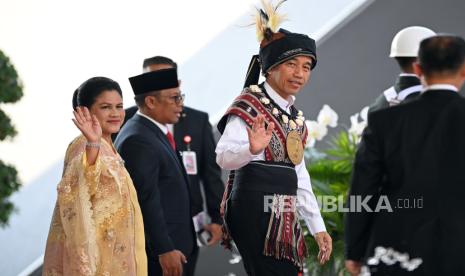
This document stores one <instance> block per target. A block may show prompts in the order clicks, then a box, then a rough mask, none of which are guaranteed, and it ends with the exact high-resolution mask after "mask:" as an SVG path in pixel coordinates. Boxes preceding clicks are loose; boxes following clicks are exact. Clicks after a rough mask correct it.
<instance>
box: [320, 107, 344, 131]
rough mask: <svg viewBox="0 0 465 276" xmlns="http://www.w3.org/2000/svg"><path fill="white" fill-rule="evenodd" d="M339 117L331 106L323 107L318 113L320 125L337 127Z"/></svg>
mask: <svg viewBox="0 0 465 276" xmlns="http://www.w3.org/2000/svg"><path fill="white" fill-rule="evenodd" d="M338 119H339V116H338V115H337V113H336V111H334V110H333V109H332V108H331V107H330V106H329V105H327V104H325V105H323V108H322V109H321V110H320V113H318V117H317V121H318V122H319V123H320V124H323V125H325V126H330V127H336V126H337V120H338Z"/></svg>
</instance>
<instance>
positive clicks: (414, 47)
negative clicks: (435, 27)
mask: <svg viewBox="0 0 465 276" xmlns="http://www.w3.org/2000/svg"><path fill="white" fill-rule="evenodd" d="M435 34H436V33H435V32H433V31H432V30H430V29H428V28H425V27H420V26H411V27H407V28H404V29H402V30H400V31H399V32H398V33H397V34H396V35H395V36H394V39H393V40H392V43H391V54H390V57H391V58H395V59H396V61H397V63H398V64H399V68H400V70H401V73H400V75H399V76H398V77H397V80H396V83H395V84H394V86H391V87H390V88H388V89H386V90H385V91H384V92H383V94H381V95H380V96H379V97H378V98H377V99H376V100H375V102H374V103H372V104H371V105H370V109H369V112H373V111H376V110H380V109H383V108H386V107H389V106H393V105H397V104H399V103H401V102H402V101H410V100H413V99H415V98H416V97H417V96H418V95H420V92H421V90H422V89H423V86H422V85H421V82H420V79H419V78H418V76H417V75H415V73H414V72H413V63H415V62H416V61H417V55H418V47H419V45H420V42H421V41H422V40H423V39H425V38H428V37H431V36H434V35H435Z"/></svg>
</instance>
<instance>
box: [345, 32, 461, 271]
mask: <svg viewBox="0 0 465 276" xmlns="http://www.w3.org/2000/svg"><path fill="white" fill-rule="evenodd" d="M415 70H416V73H418V75H419V76H421V77H422V80H423V81H424V83H425V84H426V87H425V88H424V90H423V91H422V93H421V95H420V97H419V98H418V99H417V100H415V101H412V102H409V103H405V104H402V105H398V106H395V107H391V108H387V109H383V110H379V111H375V112H373V113H371V114H370V115H369V118H368V126H367V128H366V129H365V131H364V133H363V137H362V140H361V143H360V146H359V149H358V150H357V154H356V158H355V163H354V170H353V177H352V183H351V187H350V193H349V198H355V197H359V198H361V199H362V200H363V201H364V202H365V206H368V207H369V208H370V209H371V211H370V209H367V208H361V209H360V212H349V213H348V214H347V220H346V224H345V227H346V228H345V233H344V234H345V243H346V259H347V261H346V267H347V269H348V270H349V271H350V272H351V273H352V275H359V272H360V268H361V265H362V264H363V263H366V264H367V265H369V266H370V270H371V275H396V276H397V275H400V276H401V275H465V263H464V261H463V253H461V252H463V248H464V247H465V235H464V234H463V233H464V232H465V220H463V219H462V218H463V214H464V212H465V204H464V200H463V195H464V194H465V185H464V183H465V174H464V171H465V144H464V141H465V128H464V127H463V125H464V124H465V100H464V99H463V98H462V97H461V96H460V95H459V94H458V93H457V92H458V90H459V89H460V88H461V87H462V86H463V83H464V81H465V41H464V40H463V39H462V38H460V37H456V36H453V35H438V36H433V37H430V38H427V39H425V40H423V41H422V42H421V44H420V51H419V63H418V64H415ZM383 198H384V199H383ZM380 202H382V206H384V207H386V208H383V209H380V210H379V212H376V209H375V208H376V206H381V205H379V204H380ZM387 203H388V204H387ZM373 210H374V211H373Z"/></svg>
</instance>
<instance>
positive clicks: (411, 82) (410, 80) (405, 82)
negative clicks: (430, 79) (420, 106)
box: [368, 76, 421, 113]
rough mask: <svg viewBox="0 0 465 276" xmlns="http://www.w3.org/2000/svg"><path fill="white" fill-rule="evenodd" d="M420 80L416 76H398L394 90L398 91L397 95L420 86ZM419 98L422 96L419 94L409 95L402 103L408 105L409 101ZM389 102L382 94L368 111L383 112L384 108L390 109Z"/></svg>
mask: <svg viewBox="0 0 465 276" xmlns="http://www.w3.org/2000/svg"><path fill="white" fill-rule="evenodd" d="M420 84H421V82H420V79H419V78H417V77H414V76H398V77H397V80H396V83H395V84H394V89H395V90H396V92H397V93H399V92H400V91H402V90H404V89H407V88H409V87H412V86H416V85H420ZM418 96H420V93H419V92H416V93H412V94H410V95H408V96H407V97H406V98H405V99H404V100H403V101H402V102H403V103H407V102H409V101H412V100H414V99H416V98H417V97H418ZM389 106H390V105H389V102H388V101H387V100H386V97H385V96H384V94H381V95H379V96H378V98H376V100H375V101H374V102H373V103H372V104H371V105H370V108H369V110H368V112H369V113H371V112H373V111H377V110H381V109H384V108H387V107H389Z"/></svg>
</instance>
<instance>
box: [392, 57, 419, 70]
mask: <svg viewBox="0 0 465 276" xmlns="http://www.w3.org/2000/svg"><path fill="white" fill-rule="evenodd" d="M395 59H396V61H397V64H399V67H400V69H402V71H403V72H411V71H413V64H414V63H415V62H416V61H417V58H416V57H395Z"/></svg>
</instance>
